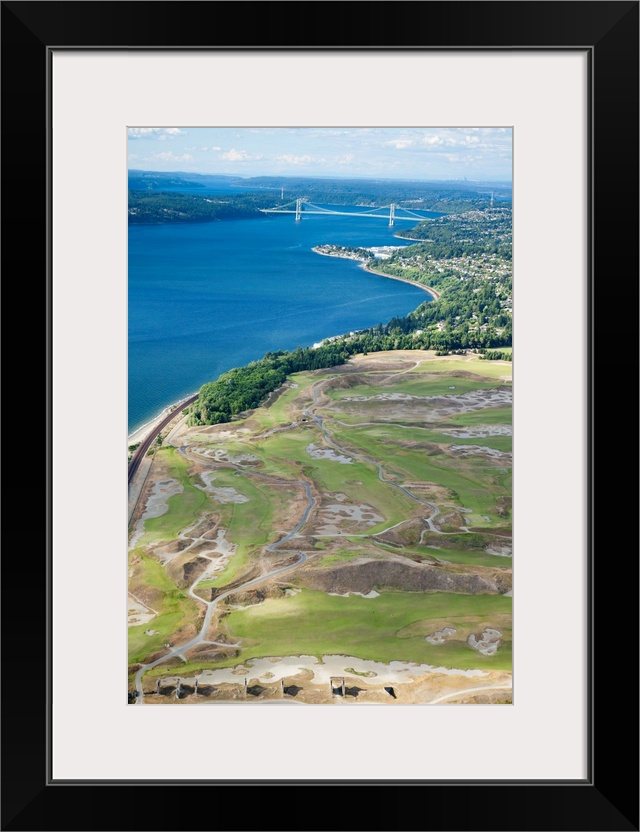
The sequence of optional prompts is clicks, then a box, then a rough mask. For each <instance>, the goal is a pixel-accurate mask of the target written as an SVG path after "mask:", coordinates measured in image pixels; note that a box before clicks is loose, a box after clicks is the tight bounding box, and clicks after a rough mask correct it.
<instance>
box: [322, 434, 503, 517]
mask: <svg viewBox="0 0 640 832" xmlns="http://www.w3.org/2000/svg"><path fill="white" fill-rule="evenodd" d="M384 430H385V431H386V430H389V428H387V427H385V428H384ZM401 430H402V429H401ZM335 436H336V439H337V441H338V443H339V444H341V443H343V442H344V443H345V444H346V443H348V444H350V445H351V446H356V447H357V448H359V449H361V452H362V453H364V455H365V456H368V457H370V458H373V459H377V460H379V461H380V462H381V464H382V467H383V468H384V470H385V473H386V475H387V477H388V476H390V475H395V476H396V477H397V478H398V479H399V481H400V482H406V481H420V482H432V483H437V484H438V485H441V486H444V487H445V488H448V489H450V490H451V491H454V492H455V493H456V494H457V498H458V500H459V502H460V505H461V506H462V507H463V508H468V509H471V514H470V515H469V520H470V522H471V524H472V525H477V524H479V523H480V524H483V525H487V526H488V525H489V524H488V523H487V522H486V520H483V518H482V515H486V516H488V517H490V518H491V522H493V523H498V524H500V523H502V522H503V521H501V520H500V518H499V517H498V515H497V514H496V512H495V505H496V498H497V497H499V496H510V492H509V491H508V490H507V489H506V488H505V486H504V485H503V484H502V483H503V477H504V475H505V474H506V472H505V471H501V470H500V469H499V468H498V467H497V466H495V465H492V464H491V462H490V461H489V460H486V459H484V458H482V457H465V458H463V457H452V456H448V455H446V454H444V453H442V454H437V453H436V454H433V453H429V455H427V453H426V452H425V450H424V449H423V448H403V447H401V446H399V445H397V444H386V443H385V442H384V437H381V436H380V435H378V436H376V435H375V434H372V433H371V432H369V431H368V430H366V429H358V430H354V429H352V428H345V427H343V426H337V425H336V426H335ZM507 438H508V437H507ZM447 440H448V441H450V437H447ZM456 444H458V443H457V441H456ZM460 444H462V443H460ZM470 444H476V443H470Z"/></svg>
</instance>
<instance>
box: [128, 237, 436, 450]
mask: <svg viewBox="0 0 640 832" xmlns="http://www.w3.org/2000/svg"><path fill="white" fill-rule="evenodd" d="M312 251H314V252H315V253H316V254H321V255H322V256H323V257H339V258H340V259H341V260H353V261H354V262H357V263H359V265H360V267H361V268H362V269H364V271H366V272H369V274H376V275H380V276H382V277H388V278H390V279H391V280H400V281H402V283H407V284H409V285H410V286H417V287H418V289H422V290H423V291H424V292H426V293H427V294H429V295H431V297H432V298H433V299H434V300H439V299H440V294H439V293H438V292H437V291H436V290H435V289H432V288H431V287H430V286H423V285H422V284H421V283H416V282H415V281H413V280H407V279H406V278H404V277H398V276H397V275H393V274H387V273H386V272H380V271H377V270H375V269H370V268H368V267H367V265H366V262H364V261H362V260H360V259H359V258H356V257H341V256H340V255H339V254H329V253H327V252H324V251H318V250H317V249H316V248H315V247H314V248H313V249H312ZM342 334H344V333H341V335H342ZM341 335H336V336H334V337H335V338H339V337H341ZM324 340H327V339H324ZM320 343H322V342H320ZM314 346H316V345H315V344H314ZM198 392H199V391H195V392H194V393H189V394H188V395H186V396H183V397H182V398H181V399H179V400H178V401H177V402H173V403H172V404H169V405H167V406H166V407H164V408H163V409H162V410H161V411H160V412H158V413H156V414H155V416H154V417H153V418H152V419H150V420H149V421H148V422H145V423H144V424H143V425H140V427H138V428H136V429H135V430H134V431H132V432H131V433H130V434H129V435H128V436H127V448H128V447H129V446H130V445H135V444H136V443H140V442H144V440H145V439H146V438H147V437H148V436H149V434H150V433H151V432H153V431H154V430H155V428H156V425H157V424H158V422H159V421H161V419H162V418H163V417H164V416H166V415H168V414H169V413H170V412H171V411H173V410H178V409H179V407H180V405H181V404H182V403H183V402H185V401H186V400H187V399H189V398H190V397H191V396H193V395H195V394H196V393H198Z"/></svg>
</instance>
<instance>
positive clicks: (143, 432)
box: [127, 390, 198, 448]
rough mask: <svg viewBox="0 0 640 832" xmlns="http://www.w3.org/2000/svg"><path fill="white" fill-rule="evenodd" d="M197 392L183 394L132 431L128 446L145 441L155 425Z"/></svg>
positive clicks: (128, 437) (128, 438)
mask: <svg viewBox="0 0 640 832" xmlns="http://www.w3.org/2000/svg"><path fill="white" fill-rule="evenodd" d="M197 392H198V391H197V390H196V391H195V392H194V393H189V394H188V395H186V396H182V398H180V399H178V401H177V402H173V403H172V404H168V405H167V406H166V407H165V408H163V409H162V410H161V411H160V412H159V413H156V415H155V416H154V417H153V418H152V419H150V420H149V421H148V422H145V423H144V425H140V427H139V428H136V429H135V430H134V431H133V432H132V433H130V434H129V435H128V436H127V448H128V447H129V445H135V443H136V442H144V440H145V439H146V438H147V436H149V434H150V433H151V432H152V431H153V430H154V429H155V426H156V425H157V424H158V422H159V421H160V420H161V419H162V418H163V417H164V416H167V415H168V414H169V413H170V412H172V411H173V410H178V409H179V407H180V405H181V404H182V403H183V402H185V401H186V400H187V399H189V398H191V396H194V395H195V394H196V393H197Z"/></svg>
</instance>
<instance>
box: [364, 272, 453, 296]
mask: <svg viewBox="0 0 640 832" xmlns="http://www.w3.org/2000/svg"><path fill="white" fill-rule="evenodd" d="M360 266H361V268H363V269H364V270H365V272H369V274H380V275H382V277H389V278H391V280H401V281H402V282H403V283H408V284H409V286H417V287H418V289H422V290H423V291H425V292H426V293H427V294H429V295H431V297H432V298H433V299H434V300H440V293H439V292H436V290H435V289H432V288H431V286H424V285H423V284H422V283H416V281H415V280H407V278H406V277H398V276H397V275H395V274H387V273H386V272H379V271H377V270H376V269H370V268H368V266H367V264H366V263H361V264H360Z"/></svg>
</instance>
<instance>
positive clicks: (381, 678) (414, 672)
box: [183, 656, 487, 685]
mask: <svg viewBox="0 0 640 832" xmlns="http://www.w3.org/2000/svg"><path fill="white" fill-rule="evenodd" d="M306 670H309V671H311V672H312V673H313V680H312V682H313V683H314V684H321V685H325V684H326V685H329V681H330V679H331V677H332V676H344V675H348V673H349V671H350V672H352V673H356V672H357V674H358V676H368V675H369V674H370V673H375V675H376V677H377V678H376V683H378V682H380V683H382V684H396V685H397V684H402V683H403V682H411V681H413V680H414V679H416V678H418V677H420V676H423V675H425V674H426V673H442V674H445V675H447V676H465V677H468V678H471V677H475V676H486V675H487V673H486V672H485V671H484V670H458V669H456V668H448V667H435V666H433V665H428V664H416V663H415V662H390V663H389V664H383V663H382V662H375V661H369V660H365V659H358V658H355V657H353V656H323V657H322V662H321V663H320V662H318V659H316V658H315V656H284V657H282V658H276V657H267V658H263V659H250V660H248V661H247V662H245V664H243V665H239V666H237V667H235V668H231V667H225V668H220V669H219V670H203V671H202V673H201V674H200V676H199V677H198V684H205V683H206V684H224V683H227V684H237V683H238V680H239V679H238V677H243V676H246V677H247V678H248V679H249V680H258V681H264V682H266V681H271V682H274V681H275V682H279V681H280V679H291V677H293V676H296V675H297V674H298V673H303V672H304V671H306ZM266 673H272V674H273V675H272V676H269V677H267V676H266V675H265V674H266ZM356 678H357V677H356ZM183 682H185V683H187V684H188V683H189V680H188V679H183Z"/></svg>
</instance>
